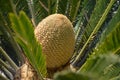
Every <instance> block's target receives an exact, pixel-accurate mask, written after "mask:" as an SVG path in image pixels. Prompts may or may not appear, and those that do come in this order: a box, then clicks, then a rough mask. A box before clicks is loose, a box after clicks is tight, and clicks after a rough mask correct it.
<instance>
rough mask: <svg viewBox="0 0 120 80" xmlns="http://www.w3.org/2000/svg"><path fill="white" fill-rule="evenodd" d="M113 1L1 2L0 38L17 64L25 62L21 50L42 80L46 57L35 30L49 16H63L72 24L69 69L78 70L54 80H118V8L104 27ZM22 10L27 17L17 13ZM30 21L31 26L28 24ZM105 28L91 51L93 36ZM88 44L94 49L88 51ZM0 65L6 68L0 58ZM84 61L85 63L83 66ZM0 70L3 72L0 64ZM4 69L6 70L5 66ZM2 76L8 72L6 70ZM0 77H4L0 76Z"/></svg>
mask: <svg viewBox="0 0 120 80" xmlns="http://www.w3.org/2000/svg"><path fill="white" fill-rule="evenodd" d="M116 1H117V0H105V1H103V0H94V1H93V0H0V37H1V36H2V38H3V39H4V41H5V40H6V42H7V43H8V45H12V48H13V49H14V50H15V53H13V55H15V54H17V57H18V61H20V62H21V64H23V62H24V60H23V58H22V56H21V54H22V50H23V52H24V54H25V56H26V57H27V58H28V60H29V61H30V63H31V64H32V66H33V67H34V69H35V70H36V71H37V73H38V76H39V77H40V78H41V79H43V78H42V77H43V76H45V75H46V64H45V57H44V56H43V55H42V52H41V46H40V45H39V43H38V42H36V39H35V37H34V33H33V32H34V27H36V26H37V24H38V23H39V22H40V21H41V20H42V19H43V18H45V17H46V16H48V15H50V14H54V13H61V14H64V15H66V16H67V17H68V18H69V19H70V20H71V22H72V23H73V25H74V29H75V34H76V49H75V58H74V59H75V60H74V59H73V63H72V66H73V67H74V68H77V69H79V70H78V71H77V72H71V71H66V72H64V71H63V72H62V73H61V72H60V73H58V74H56V75H55V77H54V79H55V80H119V79H120V77H119V76H120V60H119V56H118V55H120V42H119V41H120V37H119V34H120V29H119V28H120V15H119V14H120V6H119V8H118V9H117V10H116V14H114V16H112V17H111V18H110V20H109V22H108V24H106V25H104V24H105V22H106V21H107V17H108V16H109V14H110V10H111V9H112V7H113V5H114V2H116ZM8 6H9V7H8ZM21 10H22V11H24V12H25V13H26V14H25V13H24V12H20V13H19V11H21ZM10 12H13V13H14V14H10V20H11V22H10V21H9V18H8V14H9V13H10ZM18 14H19V15H18ZM26 15H27V16H28V17H29V18H28V17H27V16H26ZM30 20H31V22H32V23H33V24H31V22H30ZM11 24H12V27H11ZM33 25H34V27H33ZM104 26H105V30H104V32H103V33H102V34H99V35H101V38H100V41H99V42H98V44H97V46H96V47H95V48H94V46H95V45H96V43H95V42H96V39H97V38H96V37H97V36H96V35H98V33H99V31H100V29H101V28H102V27H104ZM13 37H14V38H13ZM98 37H99V36H98ZM93 43H95V44H93ZM18 44H19V45H18ZM3 45H4V44H3ZM91 45H94V46H92V48H91ZM21 48H22V50H21ZM92 50H93V51H92ZM89 53H92V54H91V55H89V58H88V59H87V61H86V62H85V60H86V58H87V56H88V54H89ZM107 53H108V54H107ZM8 54H9V53H8ZM113 54H118V55H113ZM76 56H77V57H76ZM7 61H8V60H7ZM0 62H1V63H2V66H4V67H5V65H7V64H4V63H5V62H4V61H3V60H2V59H0ZM84 62H85V64H84V65H83V63H84ZM21 64H20V66H21ZM80 66H81V68H80ZM0 69H2V68H1V65H0ZM6 69H8V67H7V66H6ZM8 70H9V69H8ZM10 70H11V69H10ZM4 71H5V70H4ZM4 73H9V72H6V71H5V72H4ZM0 78H4V77H2V76H1V75H0ZM10 79H11V78H10Z"/></svg>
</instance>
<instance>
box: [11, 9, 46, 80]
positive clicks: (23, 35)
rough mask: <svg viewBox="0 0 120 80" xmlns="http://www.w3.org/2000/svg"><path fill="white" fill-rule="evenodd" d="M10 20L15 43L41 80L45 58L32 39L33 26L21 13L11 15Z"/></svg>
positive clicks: (33, 38) (44, 73)
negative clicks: (19, 46) (18, 45)
mask: <svg viewBox="0 0 120 80" xmlns="http://www.w3.org/2000/svg"><path fill="white" fill-rule="evenodd" d="M10 20H11V23H12V28H13V30H14V32H15V39H16V41H17V42H18V43H19V44H20V45H21V46H22V48H23V51H24V53H25V55H26V56H27V58H28V60H29V61H30V63H31V65H32V66H33V67H34V69H35V70H36V71H37V73H38V76H39V78H40V79H41V80H42V79H43V78H42V76H45V75H46V64H45V57H44V56H43V55H42V53H41V46H40V44H39V43H38V42H37V41H36V39H35V37H34V28H33V25H32V24H31V22H30V20H29V19H28V17H27V16H26V14H25V13H24V12H22V11H21V12H20V13H19V16H16V15H14V14H12V13H11V14H10Z"/></svg>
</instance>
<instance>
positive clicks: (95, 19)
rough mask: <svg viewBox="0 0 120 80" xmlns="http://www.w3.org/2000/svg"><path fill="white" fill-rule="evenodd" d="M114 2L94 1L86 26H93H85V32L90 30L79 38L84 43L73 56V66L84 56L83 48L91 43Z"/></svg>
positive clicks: (112, 0)
mask: <svg viewBox="0 0 120 80" xmlns="http://www.w3.org/2000/svg"><path fill="white" fill-rule="evenodd" d="M114 2H115V0H111V1H110V3H109V4H107V3H108V2H104V3H103V1H101V0H98V2H97V3H96V6H95V8H94V11H93V13H92V15H91V18H90V21H91V22H90V25H89V23H88V26H89V27H90V26H93V28H90V29H87V27H86V31H87V33H88V32H90V33H89V35H88V34H86V33H85V34H83V37H82V38H81V40H82V39H83V40H84V41H85V43H84V45H83V47H82V49H81V50H80V52H79V54H78V55H77V57H76V58H75V60H74V62H73V63H72V65H73V67H76V64H78V62H80V61H81V60H82V59H83V58H84V57H86V53H84V52H85V50H86V49H87V48H89V47H88V46H89V44H90V43H91V41H92V40H93V37H94V35H95V34H96V33H97V32H98V30H99V29H100V27H101V25H102V24H103V22H104V21H105V19H106V17H107V14H108V13H109V11H110V9H111V7H112V5H113V3H114ZM102 6H103V7H102ZM105 6H106V7H105ZM97 10H98V11H97ZM99 11H100V12H99ZM96 15H97V16H96ZM99 15H101V16H99ZM91 24H93V25H91ZM90 30H91V31H90ZM87 36H88V37H87ZM84 41H82V42H84ZM81 62H82V61H81Z"/></svg>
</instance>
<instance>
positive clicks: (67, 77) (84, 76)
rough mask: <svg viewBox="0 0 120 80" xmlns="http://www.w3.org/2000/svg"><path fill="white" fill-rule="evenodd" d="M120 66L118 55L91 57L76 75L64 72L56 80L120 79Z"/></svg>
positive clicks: (57, 75)
mask: <svg viewBox="0 0 120 80" xmlns="http://www.w3.org/2000/svg"><path fill="white" fill-rule="evenodd" d="M119 64H120V59H119V56H118V55H114V54H104V55H91V56H90V58H89V59H88V60H87V63H85V64H84V65H83V67H82V68H81V69H80V70H79V71H77V72H76V73H75V72H71V71H66V72H65V71H63V72H60V73H58V74H56V75H55V76H54V78H55V80H110V79H113V78H118V77H119V75H120V73H119V72H120V65H119ZM116 70H118V71H116ZM113 73H114V74H113Z"/></svg>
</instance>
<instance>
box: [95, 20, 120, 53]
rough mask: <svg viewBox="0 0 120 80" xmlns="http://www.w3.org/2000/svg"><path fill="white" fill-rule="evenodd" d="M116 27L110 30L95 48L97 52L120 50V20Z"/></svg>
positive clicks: (115, 51)
mask: <svg viewBox="0 0 120 80" xmlns="http://www.w3.org/2000/svg"><path fill="white" fill-rule="evenodd" d="M113 27H114V29H113V31H112V32H110V33H109V34H108V35H107V37H106V38H105V40H104V41H103V42H102V43H101V44H99V45H98V46H97V47H96V48H95V54H104V53H109V52H111V53H114V54H116V53H117V52H118V51H119V50H120V37H119V33H120V22H118V23H117V24H116V25H115V26H113Z"/></svg>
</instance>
